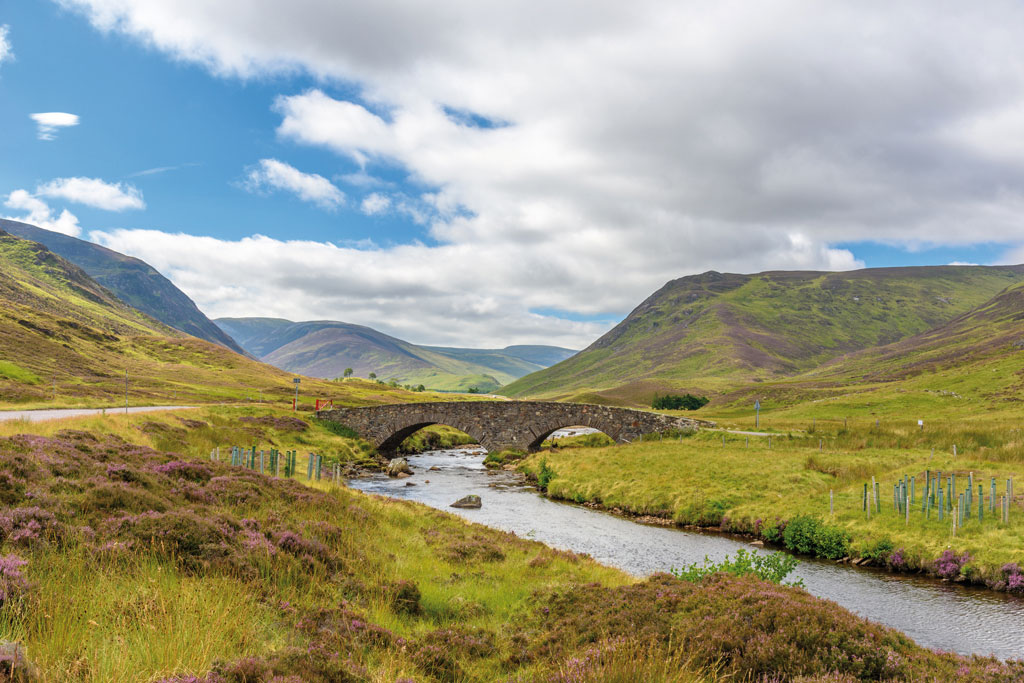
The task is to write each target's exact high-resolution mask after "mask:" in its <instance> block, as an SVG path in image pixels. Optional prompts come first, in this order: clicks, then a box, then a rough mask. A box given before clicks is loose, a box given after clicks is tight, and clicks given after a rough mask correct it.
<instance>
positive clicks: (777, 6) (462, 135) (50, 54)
mask: <svg viewBox="0 0 1024 683" xmlns="http://www.w3.org/2000/svg"><path fill="white" fill-rule="evenodd" d="M982 5H985V6H984V7H982V6H978V8H977V9H976V10H964V13H963V14H961V15H958V17H957V18H956V20H953V19H952V18H946V17H943V16H940V14H939V13H937V12H935V11H934V9H933V7H932V6H931V5H929V4H928V3H926V2H921V3H913V2H912V3H908V5H907V6H906V8H905V9H904V11H902V12H900V13H885V12H882V11H881V10H877V11H876V10H874V9H873V8H869V7H861V6H860V5H859V4H856V3H851V4H850V5H848V6H842V5H836V6H834V7H831V8H825V7H817V8H813V9H808V8H807V7H806V6H805V5H803V4H802V3H800V2H796V0H771V1H770V2H766V3H764V5H763V6H761V7H759V8H758V9H756V10H751V9H750V7H749V5H744V4H743V3H733V2H724V3H721V4H720V5H719V6H717V7H714V8H710V7H698V6H696V5H685V6H681V5H679V4H678V3H672V2H667V1H663V0H643V1H642V2H639V3H638V4H637V5H636V6H633V7H630V8H625V7H623V6H621V5H620V4H618V3H612V2H608V3H604V2H600V3H597V4H596V5H594V6H593V7H589V8H588V11H587V12H586V13H581V12H578V11H576V10H575V9H573V8H572V7H570V6H566V7H564V8H563V7H558V8H555V7H552V6H550V5H548V4H546V3H541V2H537V1H535V0H525V1H524V3H523V4H522V5H519V6H516V7H512V6H491V5H486V6H485V5H479V6H476V5H474V6H471V7H470V6H466V5H465V4H464V3H459V2H454V0H440V1H439V2H438V3H436V4H432V5H430V6H429V7H428V6H424V7H410V6H408V5H407V4H406V3H403V2H400V1H399V0H380V1H379V2H375V3H337V2H330V1H329V0H308V2H304V3H301V4H300V5H296V6H295V7H290V8H289V7H285V6H284V5H283V4H276V3H233V2H224V3H209V2H205V1H204V0H178V1H177V2H175V3H167V2H161V1H159V0H58V1H54V2H46V1H39V2H11V3H4V4H3V6H2V7H0V26H2V27H5V29H4V33H3V36H4V38H3V41H2V44H0V159H3V160H4V163H0V215H4V216H6V217H11V218H22V219H32V220H35V222H37V223H40V224H43V227H51V228H54V229H61V230H64V231H67V232H70V233H77V234H78V235H79V236H80V237H82V238H83V239H92V240H94V241H96V242H99V243H101V244H105V245H107V246H110V247H111V248H114V249H117V250H119V251H124V252H126V253H130V254H132V255H135V256H139V257H140V258H143V259H145V260H147V261H149V262H150V263H152V264H153V265H154V266H156V267H157V268H158V269H160V270H161V271H162V272H164V273H165V274H166V275H168V277H170V278H171V279H172V280H173V281H174V282H175V283H176V284H177V285H178V286H179V287H181V288H182V289H183V290H184V291H186V293H188V294H189V295H190V296H192V297H193V298H194V299H195V300H196V301H197V303H198V304H199V305H200V307H201V308H203V309H204V311H206V312H207V313H208V314H209V315H210V316H211V317H215V316H220V315H231V316H242V315H276V316H281V317H289V318H292V319H325V318H332V319H340V320H346V321H350V322H356V323H361V324H366V325H370V326H372V327H376V328H378V329H381V330H383V331H385V332H389V333H392V334H395V335H397V336H400V337H404V338H407V339H410V340H411V341H415V342H421V343H433V344H448V345H465V346H500V345H505V344H512V343H551V344H559V345H564V346H573V347H580V346H584V345H586V344H588V343H589V342H590V341H592V340H593V339H594V338H596V337H597V336H598V335H600V334H601V333H602V332H603V331H605V330H607V329H608V328H609V327H610V326H611V325H612V324H614V322H615V321H617V320H619V319H621V318H622V317H623V316H624V315H625V314H627V313H628V312H629V310H631V309H632V308H633V307H634V306H636V305H637V304H638V303H639V302H640V301H642V300H643V299H644V298H646V297H647V296H648V295H649V294H650V293H651V292H653V291H654V290H656V289H657V288H658V287H660V286H661V284H663V283H664V282H665V281H667V280H670V279H673V278H676V277H680V276H683V275H686V274H690V273H697V272H703V271H705V270H719V271H733V272H756V271H759V270H768V269H800V268H808V269H848V268H856V267H863V266H868V267H872V266H898V265H927V264H946V263H979V264H987V263H1001V262H1016V261H1021V260H1024V246H1022V245H1024V222H1022V220H1021V218H1020V216H1022V215H1024V189H1022V185H1024V143H1022V142H1021V140H1024V77H1022V76H1021V74H1022V73H1024V68H1022V67H1024V63H1022V60H1021V58H1020V57H1019V56H1018V54H1017V53H1018V52H1019V50H1018V49H1017V48H1016V43H1017V37H1016V36H1015V35H1014V33H1013V31H1011V30H1009V29H1008V28H1006V27H1008V26H1012V25H1014V18H1015V17H1016V18H1019V19H1024V17H1022V16H1021V14H1022V10H1021V8H1019V7H1016V6H1015V4H1014V3H1010V2H991V3H982ZM627 10H628V11H627ZM752 15H756V16H752ZM539 17H543V21H541V20H539ZM922 26H926V27H927V29H928V30H927V31H923V30H921V27H922ZM865 36H868V37H865ZM953 46H957V48H956V49H954V48H953ZM54 112H56V113H59V114H60V116H63V117H64V119H61V118H60V117H58V118H57V119H53V121H56V122H57V123H62V122H63V123H67V120H66V119H67V117H68V116H69V115H70V116H71V117H72V119H74V117H77V124H76V125H64V126H61V125H56V126H55V127H52V128H51V129H49V130H48V131H43V133H44V134H43V135H41V134H40V132H41V129H40V126H39V125H38V123H37V121H36V120H33V118H32V115H34V114H35V115H38V114H41V113H54ZM44 121H50V119H46V118H45V117H44ZM43 138H47V139H43ZM63 211H68V212H70V213H69V214H64V215H62V214H61V212H63ZM72 214H73V215H72Z"/></svg>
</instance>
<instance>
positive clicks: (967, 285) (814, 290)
mask: <svg viewBox="0 0 1024 683" xmlns="http://www.w3.org/2000/svg"><path fill="white" fill-rule="evenodd" d="M1022 281H1024V266H1019V265H1018V266H910V267H901V268H899V267H896V268H873V269H862V270H857V271H841V272H826V271H766V272H763V273H753V274H735V273H724V274H723V273H717V272H714V271H708V272H706V273H702V274H699V275H691V276H685V277H682V278H677V279H675V280H671V281H669V282H667V283H666V284H665V285H663V286H662V287H661V288H659V289H658V290H657V291H656V292H654V293H653V294H651V295H650V296H649V297H647V298H646V299H645V300H644V301H642V302H641V303H640V304H639V305H638V306H637V307H636V308H635V309H634V310H633V311H632V312H630V314H629V315H628V316H627V317H626V318H625V319H624V320H623V321H622V322H620V323H619V324H618V325H616V326H615V327H614V328H613V329H612V330H610V331H609V332H608V333H606V334H605V335H603V336H602V337H601V338H599V339H598V340H595V342H594V343H592V344H591V345H590V346H588V347H587V348H586V349H584V350H583V351H581V352H580V353H579V354H577V355H576V356H574V357H572V358H570V359H568V360H566V361H563V362H561V363H558V364H556V365H554V366H551V367H550V368H547V369H545V370H542V371H539V372H537V373H534V374H532V375H529V376H526V377H524V378H521V379H519V380H517V381H516V382H513V383H511V384H510V385H508V386H506V387H504V388H503V389H502V393H504V394H507V395H509V396H513V397H530V398H539V397H543V398H558V399H574V400H592V401H603V400H607V401H612V402H627V403H628V402H631V403H634V404H636V403H646V402H649V400H650V398H651V397H652V396H653V395H654V394H655V393H658V392H659V391H660V392H665V391H669V390H684V389H685V390H690V389H692V390H694V391H701V392H716V391H726V390H727V389H729V388H732V387H735V386H738V385H740V384H743V383H749V382H765V381H771V380H775V379H780V378H786V377H795V376H798V375H801V374H802V373H806V372H809V371H811V370H813V369H815V368H818V367H820V366H822V365H824V364H826V363H828V362H830V361H831V360H832V359H835V358H839V357H842V356H844V355H847V354H851V353H856V352H858V351H862V350H864V349H868V348H874V347H881V346H885V345H887V344H892V343H896V342H899V341H900V340H902V339H906V338H908V337H912V336H914V335H916V334H921V333H924V332H926V331H928V330H930V329H933V328H936V327H939V326H941V325H944V324H946V323H948V322H949V321H951V320H953V319H954V318H956V317H957V316H959V315H963V314H966V313H967V312H968V311H970V310H972V309H973V308H975V307H977V306H980V305H982V304H984V303H985V302H986V301H988V300H989V299H991V298H992V297H994V296H996V295H997V294H998V293H999V292H1000V291H1002V290H1004V289H1006V288H1007V287H1009V286H1012V285H1015V284H1017V283H1020V282H1022Z"/></svg>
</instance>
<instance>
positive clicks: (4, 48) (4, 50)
mask: <svg viewBox="0 0 1024 683" xmlns="http://www.w3.org/2000/svg"><path fill="white" fill-rule="evenodd" d="M10 31H11V27H10V26H7V25H6V24H4V25H0V64H2V63H3V62H6V61H9V60H11V59H14V48H12V47H11V41H10V39H9V38H8V37H7V35H8V34H9V33H10Z"/></svg>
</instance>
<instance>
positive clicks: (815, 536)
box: [782, 515, 850, 560]
mask: <svg viewBox="0 0 1024 683" xmlns="http://www.w3.org/2000/svg"><path fill="white" fill-rule="evenodd" d="M782 542H783V544H785V546H786V547H787V548H788V549H790V550H792V551H793V552H796V553H801V554H803V555H813V556H815V557H824V558H826V559H829V560H838V559H839V558H841V557H845V556H846V555H847V554H848V553H849V551H850V537H849V536H848V535H847V533H846V532H845V531H843V530H842V529H839V528H837V527H832V526H828V525H827V524H824V523H822V522H821V521H820V520H818V519H816V518H814V517H810V516H807V515H801V516H799V517H794V518H793V519H791V520H789V522H788V523H787V524H786V527H785V529H784V531H783V532H782Z"/></svg>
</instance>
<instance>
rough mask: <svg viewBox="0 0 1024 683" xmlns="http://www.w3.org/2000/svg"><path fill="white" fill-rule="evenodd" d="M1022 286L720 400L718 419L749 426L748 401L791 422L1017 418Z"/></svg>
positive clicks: (1022, 373) (1022, 362) (1023, 371)
mask: <svg viewBox="0 0 1024 683" xmlns="http://www.w3.org/2000/svg"><path fill="white" fill-rule="evenodd" d="M1022 310H1024V286H1022V285H1014V286H1011V287H1008V288H1007V289H1006V290H1004V291H1002V292H1000V293H999V294H998V295H996V296H995V297H993V298H992V299H990V300H989V301H987V302H985V303H984V304H982V305H981V306H979V307H977V308H976V309H973V310H971V311H968V312H967V313H965V314H963V315H960V316H958V317H956V318H954V319H953V320H951V321H949V322H948V323H946V324H944V325H941V326H939V327H936V328H935V329H932V330H928V331H927V332H924V333H921V334H918V335H914V336H912V337H909V338H907V339H904V340H902V341H899V342H896V343H894V344H889V345H886V346H882V347H878V348H874V349H867V350H864V351H861V352H858V353H853V354H848V355H845V356H841V357H839V358H837V359H835V360H834V361H832V362H830V363H828V364H826V365H824V366H822V367H821V368H818V369H816V370H814V371H811V372H808V373H804V374H802V375H798V376H796V377H793V378H787V379H782V380H776V381H769V382H763V383H760V384H756V385H754V384H748V385H745V386H741V387H739V388H736V389H734V390H732V391H730V392H726V393H724V394H723V395H721V396H719V397H718V399H717V400H716V401H715V405H712V406H710V407H709V408H708V409H707V410H710V411H714V413H715V415H717V416H718V417H719V418H723V419H726V420H734V421H738V422H737V424H743V425H746V426H749V425H751V423H752V420H751V418H752V417H753V414H752V413H753V411H752V409H751V406H752V405H753V402H754V398H755V397H758V398H760V400H761V403H762V406H763V407H764V408H765V409H766V411H768V412H767V414H768V415H771V416H772V417H773V418H774V419H776V420H781V421H783V422H785V421H787V420H795V419H800V420H803V419H811V418H819V419H836V418H842V417H865V416H891V417H901V418H905V419H907V418H915V419H925V420H928V421H931V420H934V419H936V418H939V419H958V420H965V419H973V418H975V417H978V416H983V417H991V416H992V415H993V414H1000V415H1011V414H1018V413H1019V411H1020V408H1021V403H1020V402H1021V397H1022V390H1024V349H1022V348H1021V347H1020V346H1019V345H1018V344H1019V343H1020V342H1021V339H1022V337H1024V324H1022V314H1021V311H1022Z"/></svg>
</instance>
